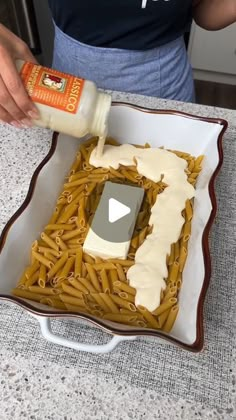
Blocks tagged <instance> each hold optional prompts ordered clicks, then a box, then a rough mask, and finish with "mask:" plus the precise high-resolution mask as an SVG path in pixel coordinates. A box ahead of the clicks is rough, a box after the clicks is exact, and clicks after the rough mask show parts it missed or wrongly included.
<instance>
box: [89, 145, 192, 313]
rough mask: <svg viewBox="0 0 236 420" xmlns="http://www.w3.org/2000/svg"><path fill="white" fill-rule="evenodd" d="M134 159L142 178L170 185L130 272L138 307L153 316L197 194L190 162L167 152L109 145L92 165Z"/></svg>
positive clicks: (114, 164) (125, 162)
mask: <svg viewBox="0 0 236 420" xmlns="http://www.w3.org/2000/svg"><path fill="white" fill-rule="evenodd" d="M134 158H135V159H136V161H137V171H138V173H139V174H141V175H143V176H145V177H147V178H149V179H151V180H152V181H154V182H159V181H160V180H161V177H162V175H163V176H164V178H163V182H165V183H166V184H168V187H166V189H165V190H164V192H163V193H162V194H160V195H158V196H157V200H156V203H155V204H154V206H153V207H152V209H151V217H150V221H149V224H150V225H153V231H152V233H151V234H150V235H148V236H147V238H146V240H145V241H144V243H143V244H142V245H141V246H140V247H139V248H138V250H137V252H136V254H135V264H134V265H133V266H132V267H130V269H129V270H128V272H127V277H128V280H129V282H130V285H131V286H132V287H134V288H135V289H136V296H135V304H136V306H137V305H142V306H144V307H145V308H147V309H148V310H149V311H151V312H152V311H154V310H155V309H156V308H157V307H158V306H159V305H160V297H161V290H164V289H165V288H166V283H165V281H164V279H165V278H166V277H167V275H168V271H167V266H166V256H167V254H169V253H170V246H171V244H172V243H174V242H176V241H177V240H178V238H179V235H180V232H181V229H182V226H183V224H184V218H183V217H182V214H181V212H182V210H183V209H184V208H185V202H186V200H187V199H191V198H192V197H194V194H195V190H194V187H193V186H192V185H191V184H189V182H188V180H187V175H186V173H185V169H186V167H187V163H186V161H185V160H184V159H181V158H179V157H178V156H176V155H175V154H174V153H171V152H168V151H167V150H164V149H154V148H147V149H139V148H136V147H135V146H132V145H130V144H124V145H121V146H118V147H117V146H110V145H105V147H104V150H103V154H102V155H100V156H99V155H98V154H97V153H96V148H95V149H94V150H93V152H92V154H91V157H90V163H91V164H92V165H93V166H95V167H104V168H109V166H111V167H113V168H114V169H118V168H119V165H120V164H121V165H125V166H129V165H134Z"/></svg>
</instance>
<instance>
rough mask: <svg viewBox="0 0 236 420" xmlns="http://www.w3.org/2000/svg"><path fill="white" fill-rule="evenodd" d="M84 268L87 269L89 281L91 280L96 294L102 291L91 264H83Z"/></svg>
mask: <svg viewBox="0 0 236 420" xmlns="http://www.w3.org/2000/svg"><path fill="white" fill-rule="evenodd" d="M85 266H86V268H87V271H88V274H89V277H90V280H91V282H92V284H93V287H94V288H95V290H97V291H98V292H101V291H102V289H101V285H100V282H99V280H98V277H97V273H96V270H94V268H93V266H92V265H91V264H88V263H85Z"/></svg>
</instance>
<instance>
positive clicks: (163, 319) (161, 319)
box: [158, 308, 170, 328]
mask: <svg viewBox="0 0 236 420" xmlns="http://www.w3.org/2000/svg"><path fill="white" fill-rule="evenodd" d="M169 312H170V308H169V309H167V310H166V311H164V312H162V314H160V315H159V316H158V322H159V325H160V328H162V327H163V325H164V324H165V322H166V320H167V318H168V315H169Z"/></svg>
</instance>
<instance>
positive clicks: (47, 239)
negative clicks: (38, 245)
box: [41, 232, 59, 251]
mask: <svg viewBox="0 0 236 420" xmlns="http://www.w3.org/2000/svg"><path fill="white" fill-rule="evenodd" d="M41 238H42V240H43V241H44V242H46V244H48V245H49V246H50V248H52V249H55V251H59V246H58V245H57V244H56V242H54V241H53V239H52V238H50V236H48V235H47V234H46V233H45V232H43V233H41Z"/></svg>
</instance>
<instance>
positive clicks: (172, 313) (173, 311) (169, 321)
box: [163, 305, 179, 332]
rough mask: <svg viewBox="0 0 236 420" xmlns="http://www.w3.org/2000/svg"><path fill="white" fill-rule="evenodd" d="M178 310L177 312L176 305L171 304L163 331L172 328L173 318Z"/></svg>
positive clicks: (174, 318) (168, 330)
mask: <svg viewBox="0 0 236 420" xmlns="http://www.w3.org/2000/svg"><path fill="white" fill-rule="evenodd" d="M178 312H179V307H178V305H174V306H172V308H171V309H170V312H169V314H168V318H167V320H166V322H165V324H164V327H163V331H165V332H170V331H171V330H172V328H173V325H174V323H175V320H176V318H177V315H178Z"/></svg>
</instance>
